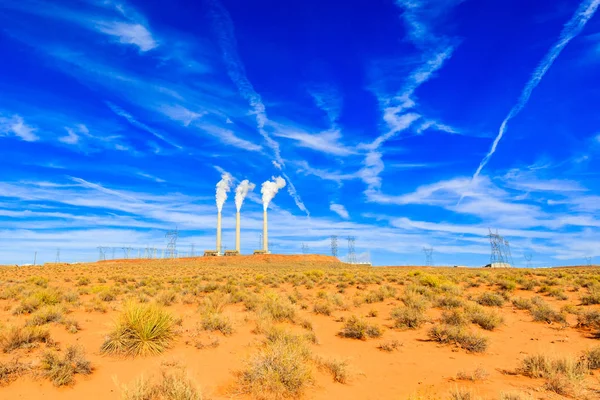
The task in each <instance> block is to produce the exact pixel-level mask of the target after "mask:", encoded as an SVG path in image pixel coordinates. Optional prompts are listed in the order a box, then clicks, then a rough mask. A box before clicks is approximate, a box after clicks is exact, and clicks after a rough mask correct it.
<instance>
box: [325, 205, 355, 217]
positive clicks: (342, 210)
mask: <svg viewBox="0 0 600 400" xmlns="http://www.w3.org/2000/svg"><path fill="white" fill-rule="evenodd" d="M329 209H330V210H331V211H333V212H334V213H336V214H337V215H339V216H340V217H342V218H343V219H350V214H348V210H346V207H344V206H343V205H342V204H336V203H331V204H330V205H329Z"/></svg>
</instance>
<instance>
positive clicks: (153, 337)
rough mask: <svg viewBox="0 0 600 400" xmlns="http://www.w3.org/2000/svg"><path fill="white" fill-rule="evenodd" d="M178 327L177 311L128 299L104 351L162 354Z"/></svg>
mask: <svg viewBox="0 0 600 400" xmlns="http://www.w3.org/2000/svg"><path fill="white" fill-rule="evenodd" d="M174 327H175V319H174V318H173V315H172V314H171V313H170V312H168V311H167V310H165V309H163V308H161V307H159V306H158V305H155V304H135V303H128V304H126V305H125V308H124V310H123V312H122V313H121V316H120V318H119V319H118V321H117V322H116V324H115V327H114V329H113V331H112V332H111V333H110V334H109V335H108V337H107V338H106V340H105V342H104V344H102V347H101V351H102V352H103V353H108V354H123V355H131V356H139V355H153V354H159V353H162V352H163V351H164V350H166V349H167V348H168V347H169V346H170V345H171V342H172V340H173V337H174V335H175V331H174Z"/></svg>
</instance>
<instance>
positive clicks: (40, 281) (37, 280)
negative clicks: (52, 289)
mask: <svg viewBox="0 0 600 400" xmlns="http://www.w3.org/2000/svg"><path fill="white" fill-rule="evenodd" d="M26 282H28V283H32V284H34V285H37V286H40V287H43V288H45V287H47V286H48V278H44V277H41V276H31V277H29V278H27V281H26Z"/></svg>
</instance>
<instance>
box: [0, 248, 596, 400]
mask: <svg viewBox="0 0 600 400" xmlns="http://www.w3.org/2000/svg"><path fill="white" fill-rule="evenodd" d="M163 265H164V267H165V270H166V272H165V274H166V275H165V276H191V275H193V274H194V273H198V272H201V271H202V270H203V269H204V268H206V267H207V266H210V267H211V268H212V267H219V266H226V267H232V269H231V270H234V271H235V270H237V269H240V268H241V269H253V268H256V269H257V271H256V273H259V272H260V273H261V274H265V271H267V272H266V274H268V273H269V270H270V268H271V267H276V268H274V269H273V271H276V270H277V269H280V268H285V267H288V266H289V267H292V266H294V268H299V270H302V268H300V267H306V268H316V267H319V268H321V269H323V270H324V271H325V273H326V275H327V274H328V273H329V271H333V270H330V269H329V268H330V267H332V266H337V267H338V268H342V267H345V265H343V264H342V263H340V262H339V261H338V260H337V259H335V258H333V257H328V256H279V255H258V256H238V257H227V258H225V257H223V258H218V259H216V258H208V257H206V258H203V257H200V258H195V259H177V260H169V261H168V262H165V261H164V260H115V261H104V262H100V263H94V264H85V265H81V266H79V265H74V266H62V267H61V266H47V267H44V268H39V267H38V268H34V267H22V268H19V269H16V268H8V267H7V270H6V271H4V272H3V273H4V276H2V275H0V278H1V279H2V280H1V281H0V284H3V285H4V286H0V289H1V288H2V287H6V285H7V284H8V283H9V282H8V281H9V280H13V283H14V281H19V280H21V281H24V280H25V279H26V277H27V276H32V275H35V276H45V277H47V278H49V279H50V282H49V286H53V287H58V288H59V289H60V290H65V291H66V290H68V289H71V290H77V286H75V282H76V280H77V278H78V277H79V276H81V275H82V273H81V268H83V267H85V275H86V276H88V277H89V278H90V279H91V283H90V284H89V287H92V286H94V285H99V283H98V279H99V278H105V279H106V280H107V283H102V285H111V284H113V281H112V280H110V278H109V277H110V276H112V275H114V274H115V273H116V274H118V275H121V276H124V275H125V276H126V275H127V273H128V272H127V271H128V269H129V268H132V270H131V271H132V272H131V274H132V276H135V277H143V276H144V275H145V274H146V273H147V272H144V271H145V268H148V271H150V270H151V268H157V267H158V266H163ZM178 267H181V268H182V269H183V268H185V270H179V268H178ZM413 269H414V267H413ZM231 270H230V269H229V268H224V269H223V271H224V272H225V273H229V271H231ZM350 270H352V271H353V270H354V269H352V268H350ZM357 270H360V271H365V270H367V271H366V272H364V273H365V274H377V275H379V274H384V273H391V274H393V273H394V271H393V270H392V269H389V268H386V269H366V268H363V269H357ZM421 270H423V269H421ZM427 270H428V271H429V270H430V269H427ZM152 271H154V269H152ZM487 271H488V272H491V273H503V272H506V270H501V271H498V272H496V271H490V270H487ZM461 272H465V270H464V269H461ZM467 272H469V271H467ZM402 273H403V274H405V272H402ZM444 273H445V274H452V273H453V270H452V269H447V270H446V271H445V272H444ZM65 279H67V280H70V282H65ZM538 279H541V278H538ZM220 283H222V284H223V283H224V282H220ZM391 285H392V286H394V287H396V288H397V289H398V291H399V294H400V293H401V292H402V290H403V286H402V282H397V283H392V284H391ZM359 286H361V285H359ZM362 286H363V287H362V288H360V290H361V291H363V289H364V293H367V292H368V290H369V289H377V288H378V287H379V285H377V284H368V285H362ZM565 289H567V288H565ZM569 289H570V288H569ZM273 290H276V291H277V292H279V293H284V294H291V293H292V292H293V290H294V288H293V287H292V285H291V284H288V283H284V284H281V285H280V286H279V287H278V288H276V289H273ZM298 290H299V291H300V293H301V294H302V295H303V296H305V299H306V303H308V308H307V309H306V310H300V308H298V313H299V315H300V316H301V317H304V318H306V319H308V320H310V321H312V323H313V326H314V331H315V333H316V336H317V338H318V339H319V344H318V345H311V349H312V351H313V353H314V354H316V355H320V356H323V357H325V358H329V357H330V358H335V359H338V360H346V361H347V362H348V365H349V368H350V370H351V378H350V380H349V381H348V383H347V384H340V383H335V382H333V380H332V378H331V375H329V374H327V373H325V372H322V371H319V370H317V369H315V373H314V376H315V382H314V384H313V385H312V386H311V387H310V388H309V389H308V391H307V392H306V393H305V395H304V398H307V399H323V400H325V399H361V400H367V399H373V400H375V399H407V398H409V396H415V397H413V398H415V399H416V398H423V399H438V398H440V399H446V398H449V397H448V393H449V392H450V391H451V390H453V389H455V388H457V387H461V388H472V389H473V391H474V393H476V394H477V395H478V396H481V398H483V399H499V398H500V397H499V396H500V393H501V392H511V391H517V392H520V393H528V394H529V395H530V396H532V397H531V398H535V399H562V398H565V397H562V396H559V395H557V394H555V393H551V392H547V391H545V390H544V389H543V388H542V386H543V384H544V381H543V380H538V379H531V378H527V377H524V376H521V375H515V374H511V372H512V371H515V369H516V368H517V367H518V366H519V362H520V360H522V359H523V357H524V356H525V355H527V354H534V353H540V352H541V353H549V354H555V355H574V356H578V355H579V354H580V353H581V352H582V351H583V350H586V349H589V348H591V347H592V346H598V345H599V344H600V341H599V340H597V339H592V338H590V335H589V332H585V331H581V330H578V329H576V328H575V324H576V319H575V317H574V316H573V315H569V322H570V327H568V328H565V329H563V328H561V327H560V326H558V325H557V324H545V323H536V322H532V318H531V315H530V314H529V313H528V312H527V311H520V310H516V309H514V308H513V306H512V305H511V303H510V302H507V303H505V305H504V306H502V307H501V308H499V311H500V313H501V314H502V316H503V317H504V324H503V325H501V326H500V327H499V328H498V329H496V330H494V331H492V332H489V331H483V330H481V329H480V328H478V327H475V326H473V327H472V329H473V330H475V331H478V332H482V333H483V334H484V335H485V336H487V337H489V338H490V347H489V349H488V350H487V351H486V352H485V353H484V354H471V353H468V352H466V351H464V350H462V349H458V348H456V347H453V346H448V345H439V344H437V343H434V342H431V341H429V340H428V336H427V331H428V330H429V328H430V327H431V326H433V322H430V323H426V324H425V325H424V326H423V327H421V328H419V329H416V330H400V329H394V328H393V327H392V321H391V320H390V318H389V315H390V311H391V310H392V309H393V308H394V307H396V306H399V305H401V304H402V302H401V301H400V300H397V299H394V298H388V299H386V300H385V301H384V302H379V303H373V304H362V305H360V306H359V307H354V306H351V307H350V310H348V311H340V310H336V311H334V312H333V314H332V316H323V315H317V314H314V313H313V312H312V304H313V303H314V300H316V294H317V292H318V291H319V290H325V291H328V292H331V293H336V291H337V289H336V287H335V285H330V286H327V287H326V288H325V289H320V288H319V287H318V286H315V287H314V288H312V289H306V288H305V287H304V286H299V287H298ZM491 290H495V289H493V288H492V287H487V286H480V287H478V288H472V289H468V290H467V291H466V292H465V293H467V294H471V295H477V294H479V293H482V292H483V291H491ZM571 290H575V291H568V290H565V292H566V293H567V295H568V296H569V300H556V299H555V298H553V297H547V296H543V295H542V296H543V298H544V300H545V301H546V302H548V303H549V304H551V305H552V306H553V307H554V308H555V309H560V307H561V306H563V305H566V304H577V303H578V299H579V296H580V294H582V293H584V292H585V290H584V289H580V288H574V289H571ZM358 291H359V289H357V288H356V285H354V286H351V287H349V288H348V289H347V290H346V291H345V293H344V294H343V295H344V297H345V298H346V299H352V296H353V295H354V294H355V293H358ZM534 295H536V293H535V291H524V290H519V289H517V290H516V291H515V292H514V293H513V294H512V296H513V297H526V298H530V297H532V296H534ZM540 295H541V294H540ZM94 298H95V295H94V294H84V295H81V296H80V302H81V303H86V302H88V301H90V300H91V299H94ZM350 303H351V302H350ZM17 304H18V303H17V302H15V301H14V300H11V299H7V300H0V332H1V331H2V329H3V328H6V327H7V326H9V325H17V324H23V323H24V322H25V321H26V320H27V319H28V318H29V317H28V316H14V315H12V313H11V310H12V309H13V308H14V307H15V306H16V305H17ZM105 304H106V305H107V306H108V307H109V310H108V312H106V313H100V312H95V311H94V312H86V311H84V309H83V307H81V306H80V307H75V308H74V309H73V311H72V313H70V314H69V315H68V316H69V317H70V318H74V319H76V320H77V321H78V322H79V323H80V325H81V331H80V332H78V333H76V334H71V333H68V332H67V331H66V330H65V328H64V327H63V326H62V325H58V324H50V325H49V327H50V331H51V334H52V338H53V339H54V340H56V342H58V347H59V348H60V349H61V350H62V351H64V349H65V348H66V347H67V346H68V345H70V344H79V345H82V346H83V347H84V348H85V349H86V354H87V358H88V359H89V360H90V361H91V362H92V365H93V366H94V367H95V370H94V372H93V373H92V374H91V375H89V376H81V375H76V383H75V384H74V385H72V386H68V387H62V388H56V387H54V386H53V385H52V383H51V382H49V381H48V380H46V379H43V378H40V377H34V376H32V375H26V376H22V377H19V378H18V379H17V380H16V381H14V382H12V383H10V384H9V385H7V386H4V387H0V399H11V400H12V399H39V398H44V399H46V400H68V399H73V400H81V399H119V398H120V387H121V385H123V384H128V383H130V382H131V381H133V380H134V379H136V378H138V377H139V376H140V375H144V376H147V377H151V376H154V377H158V376H160V371H161V369H164V368H167V369H168V368H173V365H181V366H185V368H186V371H187V372H188V373H189V376H190V377H191V378H192V379H193V380H194V381H195V382H197V383H198V385H199V386H200V387H201V388H202V391H203V393H204V395H205V398H210V399H215V400H216V399H229V398H236V399H250V398H251V397H250V396H249V395H242V394H239V393H236V389H235V388H236V385H235V382H236V378H235V372H236V371H239V370H240V369H241V368H242V367H243V361H244V359H245V358H246V357H247V356H249V355H250V354H252V353H254V352H255V351H256V348H257V345H258V344H259V343H260V342H261V340H262V336H260V335H256V334H253V333H252V329H253V328H254V326H255V322H254V319H255V316H254V314H253V313H251V312H248V311H245V310H244V306H243V305H241V304H233V305H229V306H227V308H226V311H225V314H227V315H228V316H230V318H231V319H232V321H233V323H234V328H235V332H234V333H233V334H232V335H230V336H224V335H222V334H221V333H219V332H204V331H199V332H198V331H197V324H198V322H199V318H200V317H199V315H198V311H197V310H198V303H194V304H182V303H181V302H180V301H179V300H178V301H177V302H176V303H175V304H174V305H172V306H169V307H167V308H168V309H169V310H170V311H171V312H172V313H173V314H175V315H176V316H179V317H181V318H182V319H183V323H182V326H181V328H180V335H179V338H178V340H177V341H176V342H175V344H174V346H173V347H172V348H171V349H169V350H168V351H167V352H165V353H164V354H162V355H159V356H150V357H138V358H123V357H115V356H108V355H102V354H100V346H101V345H102V343H103V341H104V339H105V336H106V335H107V333H108V332H109V331H110V330H111V327H112V323H113V321H114V320H115V319H116V318H117V316H118V315H119V310H120V306H121V304H120V298H119V299H117V301H114V302H110V303H105ZM112 308H114V310H113V309H112ZM587 309H600V308H598V307H596V306H590V307H589V308H587ZM371 310H376V311H377V315H378V316H377V317H374V318H367V320H368V321H369V322H372V323H377V324H379V325H380V326H383V327H384V329H385V331H384V334H383V337H382V338H380V339H368V340H365V341H361V340H353V339H345V338H341V337H339V336H338V335H337V333H338V332H339V331H340V329H341V327H342V325H343V323H342V322H337V321H339V319H340V317H345V318H348V317H349V316H350V315H362V316H366V315H367V313H368V312H369V311H371ZM440 314H441V311H440V310H439V309H436V308H432V309H429V311H428V315H429V316H430V318H431V319H432V320H435V319H436V318H439V315H440ZM284 325H286V324H284ZM287 326H289V328H290V329H292V330H294V329H298V328H297V327H296V326H292V325H291V324H287ZM214 338H218V339H219V343H220V344H219V346H218V347H216V348H205V349H197V348H196V347H195V346H194V345H193V344H194V342H197V341H200V342H202V343H209V342H210V341H212V340H213V339H214ZM392 339H395V340H398V341H399V342H400V343H401V347H400V348H399V350H398V351H395V352H391V353H387V352H384V351H381V350H379V349H378V348H377V345H378V344H379V343H381V342H382V341H389V340H392ZM43 351H44V348H43V346H42V347H41V348H39V349H34V350H18V351H16V352H13V353H10V354H1V353H0V363H2V362H7V361H10V360H13V359H15V358H16V357H18V358H20V359H21V361H31V362H33V363H34V365H35V363H37V362H39V357H40V354H41V353H42V352H43ZM478 367H482V368H484V369H485V370H486V371H487V372H488V373H489V377H488V378H487V379H485V380H483V381H480V382H464V381H456V379H455V378H456V375H457V373H458V372H460V371H465V372H472V371H473V370H475V369H476V368H478ZM507 372H508V373H507ZM598 376H599V374H598V373H597V372H596V373H595V375H594V376H592V377H591V378H590V387H591V388H592V389H593V390H598V389H600V388H599V385H598V382H599V381H598ZM592 393H593V394H592V397H590V398H599V399H600V394H598V392H595V393H594V392H592ZM418 396H421V397H418ZM593 396H598V397H593ZM523 398H525V397H523Z"/></svg>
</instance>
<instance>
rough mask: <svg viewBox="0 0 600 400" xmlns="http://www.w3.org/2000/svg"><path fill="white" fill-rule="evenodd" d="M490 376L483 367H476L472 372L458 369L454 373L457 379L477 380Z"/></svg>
mask: <svg viewBox="0 0 600 400" xmlns="http://www.w3.org/2000/svg"><path fill="white" fill-rule="evenodd" d="M488 376H490V374H489V372H487V371H486V370H485V368H483V367H481V366H480V367H477V368H476V369H475V370H474V371H473V372H466V371H460V372H459V373H458V374H456V379H458V380H459V381H470V382H478V381H483V380H485V379H487V377H488Z"/></svg>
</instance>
